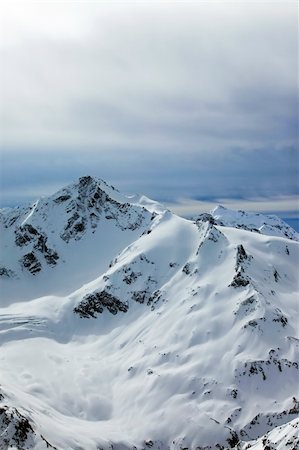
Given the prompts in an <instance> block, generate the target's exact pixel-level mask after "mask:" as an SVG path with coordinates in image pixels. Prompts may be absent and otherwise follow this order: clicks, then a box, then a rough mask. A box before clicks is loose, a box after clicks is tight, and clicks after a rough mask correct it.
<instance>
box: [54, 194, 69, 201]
mask: <svg viewBox="0 0 299 450" xmlns="http://www.w3.org/2000/svg"><path fill="white" fill-rule="evenodd" d="M70 198H71V196H70V195H69V194H64V195H60V196H59V197H57V198H55V199H54V202H55V203H63V202H66V201H67V200H69V199H70Z"/></svg>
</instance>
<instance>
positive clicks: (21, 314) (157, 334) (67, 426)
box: [0, 176, 299, 450]
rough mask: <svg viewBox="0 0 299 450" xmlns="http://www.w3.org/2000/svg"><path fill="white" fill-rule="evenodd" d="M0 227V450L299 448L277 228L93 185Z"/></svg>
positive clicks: (23, 210) (291, 275) (282, 240)
mask: <svg viewBox="0 0 299 450" xmlns="http://www.w3.org/2000/svg"><path fill="white" fill-rule="evenodd" d="M0 222H1V225H0V226H1V242H0V246H1V256H0V275H1V277H0V278H1V304H0V345H1V346H0V450H8V449H11V450H12V449H13V450H16V449H17V450H21V449H22V450H26V449H36V450H44V449H49V450H51V449H56V450H141V449H143V450H221V449H222V450H223V449H242V450H245V449H249V448H250V449H251V450H274V449H275V450H295V449H298V448H299V437H298V432H299V420H298V413H299V392H298V380H299V362H298V348H299V339H298V335H297V336H296V334H298V291H299V289H298V288H299V286H298V273H297V270H298V262H299V252H298V250H299V243H298V241H299V236H298V234H297V233H296V232H295V231H294V230H293V229H292V228H291V227H289V226H288V225H287V224H286V223H284V222H283V221H282V220H280V219H278V218H277V217H275V216H263V215H260V214H252V213H246V212H243V211H231V210H228V209H225V208H223V207H221V206H219V207H217V208H216V209H215V210H214V211H212V212H211V213H209V214H208V213H207V214H202V215H200V216H198V217H196V218H195V219H194V220H187V219H184V218H182V217H179V216H177V215H175V214H172V213H171V212H170V211H169V210H167V209H166V208H165V207H163V205H161V204H159V203H157V202H154V201H152V200H149V199H148V198H146V197H144V196H138V195H132V196H126V195H122V194H121V193H119V192H118V191H117V190H116V189H115V188H113V187H111V186H108V185H107V184H106V183H105V182H104V181H102V180H97V179H94V178H92V177H89V176H85V177H82V178H80V179H79V180H78V181H77V182H75V183H74V184H72V185H70V186H67V187H65V188H63V189H62V190H60V191H59V192H57V193H55V194H54V195H52V196H51V197H48V198H41V199H40V200H38V201H36V202H35V203H34V204H31V205H28V206H22V207H17V208H13V209H8V208H5V209H3V210H1V218H0Z"/></svg>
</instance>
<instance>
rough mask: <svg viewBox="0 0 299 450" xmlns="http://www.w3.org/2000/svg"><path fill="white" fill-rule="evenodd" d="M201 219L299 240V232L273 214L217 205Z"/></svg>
mask: <svg viewBox="0 0 299 450" xmlns="http://www.w3.org/2000/svg"><path fill="white" fill-rule="evenodd" d="M199 220H211V221H212V222H213V223H214V224H217V225H223V226H226V227H234V228H242V229H244V230H248V231H254V232H257V233H261V234H266V235H269V236H282V237H287V238H288V239H292V240H295V241H299V234H298V233H297V232H296V231H295V230H293V228H291V227H290V226H289V225H288V224H286V223H285V222H284V221H283V220H281V219H279V218H278V217H276V216H273V215H263V214H254V213H248V212H245V211H234V210H232V209H227V208H224V207H223V206H217V208H215V209H214V210H213V211H211V214H201V215H200V216H199Z"/></svg>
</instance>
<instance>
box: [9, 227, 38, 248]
mask: <svg viewBox="0 0 299 450" xmlns="http://www.w3.org/2000/svg"><path fill="white" fill-rule="evenodd" d="M15 234H16V237H15V243H16V245H17V246H18V247H23V245H26V244H28V243H29V242H30V241H32V240H34V237H35V236H38V235H39V232H38V231H37V229H36V228H34V227H33V226H32V225H30V224H26V225H24V226H22V227H19V228H18V229H17V230H16V231H15Z"/></svg>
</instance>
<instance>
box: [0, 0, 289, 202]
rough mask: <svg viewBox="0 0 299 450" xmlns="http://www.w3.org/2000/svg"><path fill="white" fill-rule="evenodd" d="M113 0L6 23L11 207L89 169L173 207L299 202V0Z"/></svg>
mask: <svg viewBox="0 0 299 450" xmlns="http://www.w3.org/2000/svg"><path fill="white" fill-rule="evenodd" d="M115 5H116V4H111V5H110V4H108V2H105V3H102V2H97V3H95V2H94V3H92V2H90V3H82V4H81V6H80V5H79V4H76V5H75V3H74V2H72V3H70V4H67V3H63V2H62V3H60V4H58V3H56V4H54V3H53V4H51V5H50V4H47V6H45V8H46V10H44V9H43V8H40V7H39V6H38V5H36V6H30V7H29V6H28V11H27V16H26V9H24V20H23V21H22V19H21V18H20V16H18V20H19V22H18V23H17V24H16V22H15V21H16V20H17V19H16V18H15V15H12V16H11V17H12V18H11V19H10V21H11V22H9V21H7V25H6V27H7V30H6V34H7V39H5V40H3V42H5V44H1V45H0V52H1V55H2V56H1V61H2V62H3V66H5V71H3V73H2V77H3V79H2V81H1V83H0V86H1V89H2V92H1V97H2V99H3V104H2V116H3V120H2V124H3V130H2V132H1V133H2V136H3V139H2V147H3V149H2V178H3V181H2V182H3V189H4V188H5V192H6V197H5V200H4V199H3V200H2V203H14V202H17V191H16V190H13V188H15V186H16V184H17V185H18V186H19V189H20V191H21V190H22V189H23V192H25V187H26V186H29V185H30V186H31V187H32V188H33V189H32V190H31V191H27V192H33V191H34V192H36V193H37V194H38V192H42V193H44V192H45V189H46V190H47V189H50V188H49V186H50V185H51V183H54V184H55V185H59V183H61V185H63V184H64V183H65V182H69V181H71V180H72V179H73V178H74V177H77V176H79V175H81V174H82V173H91V174H93V175H95V176H100V177H103V178H107V181H108V182H111V183H113V184H115V185H117V186H119V187H120V188H121V189H124V190H126V191H133V190H134V191H139V192H144V193H145V194H147V195H149V196H152V197H154V198H157V199H162V200H165V199H166V200H169V201H175V199H176V198H177V197H178V196H180V195H183V196H187V197H189V198H192V197H193V198H199V197H200V198H213V199H215V198H219V196H221V195H225V196H226V197H232V198H235V197H236V196H239V197H248V196H267V195H269V196H273V195H274V196H275V195H276V196H278V195H295V194H297V193H298V184H297V181H296V180H297V176H298V153H297V150H296V146H297V119H298V116H297V114H298V113H297V79H296V66H297V19H296V8H297V5H296V4H295V2H284V5H282V2H277V3H275V2H271V3H268V2H260V3H253V2H242V3H240V4H239V3H238V2H224V3H223V5H222V3H221V2H211V3H208V2H198V3H196V2H182V3H176V2H170V3H167V2H165V3H164V2H159V5H158V4H157V3H152V4H149V3H147V2H146V3H143V2H141V4H138V5H137V4H136V3H133V4H129V3H126V6H125V7H124V6H121V4H119V3H117V7H116V6H115ZM25 19H26V20H25ZM8 28H11V30H9V29H8ZM43 186H44V187H43ZM13 192H14V194H13ZM10 193H11V194H10ZM30 195H31V194H30ZM30 195H29V194H28V195H27V198H31V197H32V195H31V197H30Z"/></svg>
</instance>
